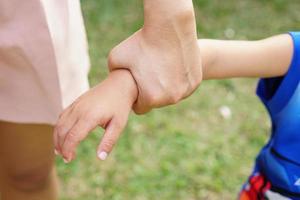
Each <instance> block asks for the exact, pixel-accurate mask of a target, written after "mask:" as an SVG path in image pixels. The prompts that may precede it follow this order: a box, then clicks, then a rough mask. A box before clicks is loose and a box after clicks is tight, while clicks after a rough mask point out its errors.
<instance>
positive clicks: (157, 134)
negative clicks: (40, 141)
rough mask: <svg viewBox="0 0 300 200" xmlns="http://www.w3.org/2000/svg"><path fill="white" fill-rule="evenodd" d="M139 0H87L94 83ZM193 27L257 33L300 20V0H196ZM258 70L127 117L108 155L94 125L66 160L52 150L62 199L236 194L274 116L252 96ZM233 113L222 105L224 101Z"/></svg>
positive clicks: (134, 26) (213, 34)
mask: <svg viewBox="0 0 300 200" xmlns="http://www.w3.org/2000/svg"><path fill="white" fill-rule="evenodd" d="M141 2H142V1H136V0H127V1H123V0H103V1H99V0H98V1H97V0H84V1H82V8H83V12H84V18H85V23H86V28H87V33H88V39H89V45H90V56H91V61H92V69H91V73H90V77H89V78H90V82H91V85H95V84H96V83H98V82H99V81H101V80H103V78H104V77H105V76H106V75H107V68H106V57H107V54H108V52H109V50H110V49H111V48H112V47H113V46H114V45H116V44H118V42H120V41H122V40H123V39H125V38H126V37H127V36H129V35H130V34H132V33H133V32H134V31H136V30H138V29H139V27H140V26H141V25H142V23H143V19H142V17H143V13H142V11H143V10H142V5H141ZM194 4H195V9H196V15H197V25H198V32H199V37H203V38H220V39H258V38H263V37H267V36H270V35H274V34H278V33H283V32H287V31H289V30H297V28H298V27H297V25H298V26H299V22H300V13H299V10H300V4H299V2H298V0H241V1H238V0H227V1H218V0H194ZM255 87H256V80H250V79H235V80H219V81H207V82H204V83H203V84H202V85H201V87H200V88H199V89H198V90H197V91H196V92H195V94H194V95H193V96H192V97H190V98H189V99H187V100H185V101H183V102H182V103H180V104H179V105H177V106H170V107H167V108H164V109H160V110H155V111H153V112H151V113H149V114H147V115H145V116H135V115H132V116H131V117H130V121H129V124H128V126H127V128H126V130H125V132H124V134H123V136H122V137H121V139H120V141H119V143H118V144H117V146H116V147H115V149H114V152H113V153H112V154H111V155H110V157H109V159H108V160H107V161H105V162H100V161H98V160H97V159H96V146H97V144H98V142H99V139H100V137H101V135H102V131H101V130H100V129H97V130H95V131H94V132H93V133H92V134H91V135H90V137H89V138H88V139H87V140H86V141H84V142H83V143H82V144H81V146H80V148H79V149H78V159H77V160H75V161H74V162H72V163H71V164H69V165H65V164H63V162H62V161H61V160H59V159H58V160H57V165H58V173H59V175H60V177H61V191H62V199H68V200H69V199H76V200H81V199H82V200H95V199H102V200H108V199H109V200H119V199H120V200H127V199H128V200H129V199H130V200H145V199H151V200H152V199H163V200H177V199H185V200H196V199H201V200H202V199H208V200H214V199H224V200H227V199H228V200H230V199H235V198H236V195H237V194H238V192H239V189H240V187H241V185H242V184H243V182H244V181H245V180H246V179H247V176H248V175H249V173H250V172H251V168H252V165H253V160H254V158H255V155H256V154H257V152H258V151H259V149H260V148H261V147H262V145H263V144H264V143H265V142H266V140H267V138H268V135H269V128H270V123H269V119H268V116H267V114H266V111H265V109H264V108H263V106H262V105H261V103H260V102H259V100H258V98H257V97H256V96H255ZM224 105H225V106H228V107H229V108H230V109H231V110H232V117H231V118H230V119H224V118H222V116H221V115H220V112H219V109H220V107H221V106H224Z"/></svg>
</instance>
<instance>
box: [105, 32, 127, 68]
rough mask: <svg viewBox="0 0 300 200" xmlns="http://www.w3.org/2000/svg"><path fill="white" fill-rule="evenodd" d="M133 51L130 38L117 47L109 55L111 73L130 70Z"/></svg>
mask: <svg viewBox="0 0 300 200" xmlns="http://www.w3.org/2000/svg"><path fill="white" fill-rule="evenodd" d="M131 51H132V45H131V44H130V38H128V39H127V40H124V41H123V42H121V43H120V44H118V45H117V46H115V47H114V48H113V49H112V50H111V51H110V53H109V55H108V68H109V71H113V70H116V69H124V68H125V69H129V68H130V66H131V62H130V61H131V55H130V54H131ZM129 70H130V69H129Z"/></svg>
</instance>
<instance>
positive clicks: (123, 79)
mask: <svg viewBox="0 0 300 200" xmlns="http://www.w3.org/2000/svg"><path fill="white" fill-rule="evenodd" d="M136 98H137V87H136V84H135V81H134V79H133V77H132V76H131V73H130V72H129V71H128V70H125V69H119V70H115V71H113V72H111V73H110V74H109V76H108V78H106V79H105V80H104V81H103V82H101V83H100V84H98V85H97V86H95V87H94V88H92V89H91V90H89V91H87V92H86V93H85V94H83V95H82V96H80V97H79V98H78V99H77V100H76V101H75V102H74V103H73V104H72V105H70V106H69V107H68V108H66V109H65V110H64V111H63V112H62V114H61V115H60V117H59V120H58V122H57V125H56V127H55V130H54V145H55V151H56V153H57V154H60V155H61V156H63V158H64V161H65V162H70V161H71V160H73V159H74V158H75V156H76V153H75V152H76V147H77V146H78V144H79V143H80V142H81V141H82V140H83V139H85V138H86V137H87V135H88V133H89V132H90V131H92V130H93V129H94V128H96V127H97V126H100V127H102V128H104V129H105V133H104V136H103V138H102V140H101V142H100V145H99V147H98V151H97V154H98V157H99V158H100V159H101V160H105V158H106V156H107V154H108V153H110V151H111V150H112V148H113V146H114V144H115V143H116V141H117V140H118V137H119V136H120V134H121V132H122V131H123V129H124V128H125V126H126V124H127V120H128V115H129V113H130V111H131V107H132V105H133V103H134V102H135V100H136Z"/></svg>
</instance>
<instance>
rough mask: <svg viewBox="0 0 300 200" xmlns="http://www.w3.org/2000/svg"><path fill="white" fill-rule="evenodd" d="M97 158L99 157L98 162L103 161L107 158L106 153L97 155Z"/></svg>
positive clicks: (102, 152)
mask: <svg viewBox="0 0 300 200" xmlns="http://www.w3.org/2000/svg"><path fill="white" fill-rule="evenodd" d="M98 157H99V159H100V160H105V159H106V158H107V153H106V152H105V151H101V152H100V153H99V154H98Z"/></svg>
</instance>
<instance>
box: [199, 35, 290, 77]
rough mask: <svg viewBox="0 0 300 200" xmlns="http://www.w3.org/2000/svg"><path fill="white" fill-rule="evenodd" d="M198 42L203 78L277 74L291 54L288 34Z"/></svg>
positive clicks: (286, 67) (269, 75)
mask: <svg viewBox="0 0 300 200" xmlns="http://www.w3.org/2000/svg"><path fill="white" fill-rule="evenodd" d="M198 44H199V47H200V52H201V57H202V61H203V78H204V79H221V78H232V77H275V76H281V75H283V74H285V73H286V71H287V70H288V66H289V64H290V60H291V57H292V54H293V44H292V40H291V38H290V36H289V35H288V34H285V35H279V36H275V37H271V38H267V39H264V40H259V41H224V40H208V39H200V40H199V41H198Z"/></svg>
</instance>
